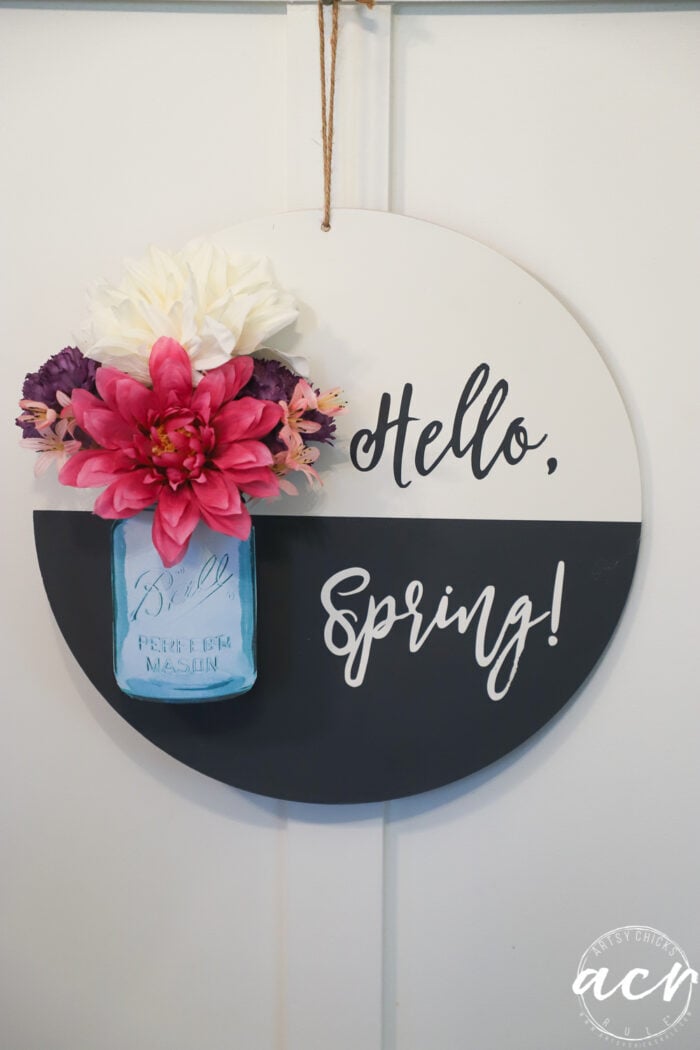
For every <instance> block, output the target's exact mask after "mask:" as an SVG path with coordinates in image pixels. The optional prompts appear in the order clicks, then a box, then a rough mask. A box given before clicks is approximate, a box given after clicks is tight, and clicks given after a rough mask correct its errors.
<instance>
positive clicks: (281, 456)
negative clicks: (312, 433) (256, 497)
mask: <svg viewBox="0 0 700 1050" xmlns="http://www.w3.org/2000/svg"><path fill="white" fill-rule="evenodd" d="M319 455H320V453H319V450H318V449H317V448H309V446H308V445H304V444H303V442H299V443H297V442H295V443H294V444H293V445H292V447H291V448H286V449H284V450H283V451H282V452H277V453H276V454H275V457H274V462H273V466H272V469H273V470H274V472H275V474H276V475H277V477H278V478H279V484H280V488H281V489H282V491H283V492H286V493H288V494H289V495H290V496H296V495H297V494H298V490H297V488H296V486H295V485H293V484H292V482H291V481H288V480H287V479H286V477H285V475H286V474H287V473H288V471H290V470H298V471H301V473H302V474H304V475H305V476H306V480H307V481H308V482H309V485H310V486H311V487H312V488H313V487H314V484H316V483H317V484H319V485H322V484H323V482H322V481H321V478H320V476H319V474H318V472H317V471H316V470H314V468H313V467H312V466H311V464H312V463H315V462H316V460H317V459H318V457H319Z"/></svg>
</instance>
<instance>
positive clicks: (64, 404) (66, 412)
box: [56, 390, 78, 434]
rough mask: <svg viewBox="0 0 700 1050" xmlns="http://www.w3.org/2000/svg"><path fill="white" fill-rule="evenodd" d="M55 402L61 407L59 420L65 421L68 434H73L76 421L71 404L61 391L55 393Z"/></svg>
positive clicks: (66, 395)
mask: <svg viewBox="0 0 700 1050" xmlns="http://www.w3.org/2000/svg"><path fill="white" fill-rule="evenodd" d="M56 400H57V401H58V403H59V405H60V406H61V419H65V421H66V423H67V425H68V432H69V433H70V434H73V433H75V428H76V427H77V425H78V421H77V420H76V418H75V412H74V411H73V402H72V401H71V399H70V398H69V396H68V394H64V393H63V391H62V390H57V391H56Z"/></svg>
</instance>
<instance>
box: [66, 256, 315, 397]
mask: <svg viewBox="0 0 700 1050" xmlns="http://www.w3.org/2000/svg"><path fill="white" fill-rule="evenodd" d="M124 270H125V274H124V278H123V279H122V281H121V283H120V284H118V285H110V284H108V283H107V282H106V281H99V282H97V283H96V284H95V285H94V286H93V287H92V288H91V289H90V291H89V293H88V311H89V314H88V320H87V322H86V324H85V326H84V329H83V331H82V333H81V334H80V335H79V336H78V345H79V347H80V349H81V350H82V352H83V353H84V354H85V355H86V356H87V357H92V358H94V359H95V360H96V361H100V362H102V364H106V365H113V366H114V367H115V368H119V369H121V371H122V372H128V373H129V375H132V376H134V377H135V378H136V379H139V380H141V382H144V383H148V384H150V376H149V372H148V358H149V355H150V353H151V348H152V346H153V344H154V343H155V341H156V340H157V339H159V338H160V337H161V336H169V337H170V338H171V339H176V340H177V341H178V343H180V344H181V345H182V346H184V348H185V350H186V351H187V353H188V354H189V357H190V360H191V361H192V375H193V379H194V380H195V382H197V381H199V379H200V378H201V374H202V372H204V371H207V370H208V369H210V368H216V367H217V366H218V365H223V364H225V363H226V362H227V361H229V360H230V359H231V358H232V357H235V356H237V355H238V354H251V353H252V352H253V351H254V350H255V349H256V347H258V346H260V344H261V343H262V342H263V341H264V340H265V339H267V338H268V337H269V336H271V335H273V334H274V333H275V332H278V331H279V330H280V329H281V328H285V327H286V326H287V325H289V324H291V323H292V322H293V321H294V320H296V317H297V313H298V311H297V309H296V306H295V303H294V300H293V299H292V297H291V296H290V295H287V294H286V293H284V292H281V291H280V290H279V289H278V288H277V287H276V285H275V284H274V283H273V281H272V278H271V274H270V270H269V266H268V263H267V260H261V259H256V260H243V261H240V260H234V259H233V258H232V257H231V256H230V255H229V254H228V253H227V252H225V251H224V250H223V249H222V248H219V247H217V246H216V245H213V244H210V243H208V242H204V241H197V242H194V243H192V244H190V245H188V246H187V247H186V248H184V249H183V250H182V251H179V252H176V253H175V254H173V255H169V254H168V253H167V252H163V251H161V250H160V249H158V248H151V249H150V251H149V252H148V254H147V255H146V256H145V257H144V258H143V259H141V260H139V261H138V262H130V261H129V262H126V263H125V265H124Z"/></svg>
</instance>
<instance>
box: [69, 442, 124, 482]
mask: <svg viewBox="0 0 700 1050" xmlns="http://www.w3.org/2000/svg"><path fill="white" fill-rule="evenodd" d="M133 466H134V461H133V460H132V459H131V458H130V457H129V456H127V455H126V453H124V452H122V451H120V450H116V451H114V450H104V449H87V450H86V451H84V452H76V453H75V455H73V456H71V458H70V459H69V460H68V462H67V463H66V464H65V465H64V466H63V467H62V468H61V471H60V473H59V475H58V480H59V481H60V482H61V484H62V485H74V486H75V487H76V488H93V487H97V486H99V485H109V484H110V482H112V481H114V480H115V479H116V477H117V476H118V475H120V474H124V473H125V472H126V471H128V470H131V469H132V468H133Z"/></svg>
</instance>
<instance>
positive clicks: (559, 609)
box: [35, 511, 641, 803]
mask: <svg viewBox="0 0 700 1050" xmlns="http://www.w3.org/2000/svg"><path fill="white" fill-rule="evenodd" d="M640 528H641V526H640V524H639V523H638V522H637V523H634V522H633V523H626V522H531V521H479V520H435V519H421V520H406V519H399V518H391V519H390V518H309V517H282V516H280V517H274V516H260V517H257V518H256V519H255V532H256V547H257V577H258V628H257V656H258V679H257V682H256V684H255V686H254V687H253V689H252V690H251V691H250V692H249V693H247V694H245V695H243V696H240V697H237V698H234V699H230V700H223V701H218V702H209V703H197V704H195V703H193V704H177V705H176V704H168V703H162V702H146V701H141V700H136V699H132V698H130V697H127V696H125V695H124V694H123V693H122V692H121V691H120V689H119V687H118V686H117V684H116V681H115V678H114V672H113V665H112V595H111V576H110V547H111V524H110V523H109V522H106V521H103V520H101V519H100V518H97V517H95V516H94V515H92V514H89V513H80V512H67V511H37V512H36V513H35V535H36V544H37V552H38V556H39V562H40V567H41V572H42V576H43V579H44V584H45V586H46V591H47V594H48V597H49V600H50V602H51V606H52V608H53V611H54V614H55V616H56V619H57V621H58V624H59V626H60V628H61V631H62V633H63V635H64V637H65V639H66V641H67V643H68V645H69V647H70V649H71V650H72V652H73V655H74V656H75V658H76V659H77V661H78V663H79V664H80V666H81V667H82V669H83V671H84V672H85V674H86V675H87V676H88V678H89V679H90V681H91V682H92V683H93V685H94V686H95V687H96V688H97V689H98V690H99V692H100V693H101V694H102V696H103V697H104V698H105V700H107V702H108V703H109V704H111V705H112V707H114V708H115V710H117V711H118V712H119V714H121V715H122V716H123V717H124V718H125V719H126V720H127V722H129V723H130V724H131V725H132V726H133V727H134V728H135V729H137V730H138V731H139V732H140V733H142V734H143V735H144V736H145V737H147V738H148V739H149V740H151V741H153V743H154V744H156V745H157V746H158V747H160V748H162V749H163V750H164V751H166V752H167V753H169V754H170V755H172V756H174V757H175V758H177V759H179V760H180V761H182V762H184V763H186V764H187V765H189V766H191V767H192V768H194V769H197V770H199V771H200V772H202V773H205V774H207V775H209V776H211V777H215V778H216V779H218V780H221V781H223V782H225V783H228V784H232V785H235V786H236V787H239V788H242V789H244V790H247V791H252V792H256V793H258V794H262V795H268V796H273V797H277V798H283V799H294V800H297V801H308V802H326V803H349V802H364V801H379V800H382V799H388V798H398V797H401V796H405V795H413V794H417V793H419V792H422V791H427V790H429V789H431V788H435V787H439V786H441V785H443V784H447V783H450V782H452V781H455V780H459V779H460V778H462V777H465V776H467V775H468V774H470V773H473V772H475V771H476V770H478V769H481V768H483V767H484V766H486V765H488V764H489V763H491V762H494V761H495V760H496V759H499V758H501V757H502V756H503V755H506V754H507V753H508V752H510V751H512V750H513V749H514V748H516V747H517V746H518V745H519V744H522V743H523V742H524V741H525V740H527V739H528V738H529V737H530V736H532V734H533V733H535V732H536V731H537V730H538V729H540V728H541V727H542V726H543V725H544V724H545V723H546V722H548V721H549V719H551V718H552V716H553V715H554V714H556V713H557V712H558V711H559V710H560V709H561V708H562V707H563V706H564V705H565V704H566V703H567V701H568V700H569V699H570V698H571V697H572V696H573V694H574V693H575V692H576V691H577V690H578V689H579V688H580V686H581V685H582V684H583V683H584V682H585V680H586V678H587V677H588V675H589V674H590V673H591V671H592V670H593V668H594V667H595V665H596V663H597V662H598V660H599V658H600V657H601V655H602V653H603V650H604V649H605V647H606V645H607V644H608V642H609V641H610V638H611V636H612V634H613V632H614V630H615V627H616V624H617V622H618V619H619V617H620V614H621V612H622V609H623V606H624V604H625V600H626V598H627V595H628V592H629V588H630V585H631V582H632V577H633V574H634V568H635V563H636V559H637V552H638V547H639V538H640Z"/></svg>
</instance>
